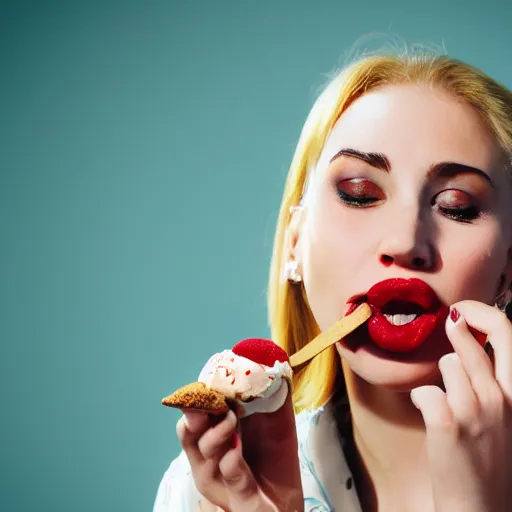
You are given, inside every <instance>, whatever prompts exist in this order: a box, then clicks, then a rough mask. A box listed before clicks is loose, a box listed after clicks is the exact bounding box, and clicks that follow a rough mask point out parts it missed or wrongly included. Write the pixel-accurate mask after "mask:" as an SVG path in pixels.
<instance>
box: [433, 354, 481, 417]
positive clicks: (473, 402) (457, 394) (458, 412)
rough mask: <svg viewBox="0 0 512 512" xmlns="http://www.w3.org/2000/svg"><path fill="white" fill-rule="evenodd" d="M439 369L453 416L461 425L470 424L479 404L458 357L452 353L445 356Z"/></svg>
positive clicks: (440, 362)
mask: <svg viewBox="0 0 512 512" xmlns="http://www.w3.org/2000/svg"><path fill="white" fill-rule="evenodd" d="M439 369H440V370H441V375H442V377H443V382H444V386H445V389H446V401H447V403H448V406H449V407H450V409H451V411H452V414H453V416H454V417H455V419H456V420H457V421H458V422H459V423H461V424H464V425H467V424H469V423H471V422H472V421H474V418H475V417H476V415H477V414H478V412H479V404H478V399H477V397H476V395H475V392H474V390H473V387H472V386H471V381H470V380H469V377H468V374H467V373H466V371H465V370H464V366H463V365H462V362H461V360H460V358H459V356H458V355H457V354H454V353H453V352H452V353H451V354H446V355H445V356H443V357H442V358H441V359H440V361H439Z"/></svg>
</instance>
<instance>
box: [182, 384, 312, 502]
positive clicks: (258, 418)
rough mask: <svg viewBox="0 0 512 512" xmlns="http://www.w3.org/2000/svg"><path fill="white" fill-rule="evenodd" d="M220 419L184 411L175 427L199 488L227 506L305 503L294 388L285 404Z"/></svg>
mask: <svg viewBox="0 0 512 512" xmlns="http://www.w3.org/2000/svg"><path fill="white" fill-rule="evenodd" d="M237 422H238V420H237V418H236V416H235V414H234V413H233V411H230V412H229V413H228V414H227V415H226V416H225V417H224V418H222V419H220V421H212V417H211V416H208V415H206V414H204V413H199V412H184V416H183V418H182V419H181V420H180V421H179V422H178V424H177V433H178V437H179V439H180V441H181V444H182V446H183V449H184V451H185V453H186V455H187V457H188V459H189V461H190V465H191V469H192V475H193V478H194V481H195V484H196V487H197V489H198V490H199V492H200V493H201V494H202V495H203V496H204V497H205V498H206V499H208V501H210V502H211V503H212V504H214V505H216V506H218V507H220V508H221V509H223V510H224V511H226V512H239V511H243V512H252V511H254V512H256V511H257V512H260V511H261V512H267V511H268V512H270V511H272V512H277V511H279V512H281V511H282V512H296V511H299V512H300V511H302V510H303V508H304V504H303V503H304V502H303V496H302V485H301V479H300V470H299V460H298V444H297V435H296V430H295V416H294V412H293V407H292V401H291V393H289V394H288V397H287V399H286V402H285V404H284V405H283V407H281V409H279V410H278V411H276V412H274V413H270V414H253V415H251V416H249V417H247V418H244V419H242V420H240V425H239V430H240V435H239V434H238V433H237Z"/></svg>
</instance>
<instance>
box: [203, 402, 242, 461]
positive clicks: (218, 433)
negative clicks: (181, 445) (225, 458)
mask: <svg viewBox="0 0 512 512" xmlns="http://www.w3.org/2000/svg"><path fill="white" fill-rule="evenodd" d="M236 424H237V419H236V416H235V413H234V412H233V411H229V412H228V413H227V414H226V417H225V418H224V419H223V420H222V421H221V422H220V423H218V424H217V425H215V426H214V427H211V428H209V429H208V430H207V431H206V432H205V433H204V434H203V435H202V436H201V438H200V439H199V441H198V448H199V451H200V452H201V455H202V456H203V457H204V458H205V459H211V458H213V457H215V456H216V455H217V454H218V452H219V450H221V449H222V448H223V447H224V449H226V443H227V442H228V441H230V440H231V439H232V438H233V433H234V432H235V429H236Z"/></svg>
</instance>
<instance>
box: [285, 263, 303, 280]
mask: <svg viewBox="0 0 512 512" xmlns="http://www.w3.org/2000/svg"><path fill="white" fill-rule="evenodd" d="M286 279H287V280H288V281H291V282H292V283H300V282H301V281H302V276H301V275H300V274H299V264H298V263H297V261H296V260H290V261H288V262H287V263H286Z"/></svg>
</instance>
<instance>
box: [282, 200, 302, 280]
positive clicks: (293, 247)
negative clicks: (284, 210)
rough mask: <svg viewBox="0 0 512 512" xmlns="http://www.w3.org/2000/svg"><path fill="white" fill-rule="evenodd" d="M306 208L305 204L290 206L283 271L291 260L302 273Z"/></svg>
mask: <svg viewBox="0 0 512 512" xmlns="http://www.w3.org/2000/svg"><path fill="white" fill-rule="evenodd" d="M304 219H305V210H304V207H303V206H292V207H291V208H290V222H289V223H288V227H287V228H286V233H285V238H284V251H283V271H285V269H286V267H287V265H288V264H289V263H291V262H295V263H296V265H297V272H298V273H299V274H302V254H301V250H300V240H301V233H302V227H303V225H304Z"/></svg>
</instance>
